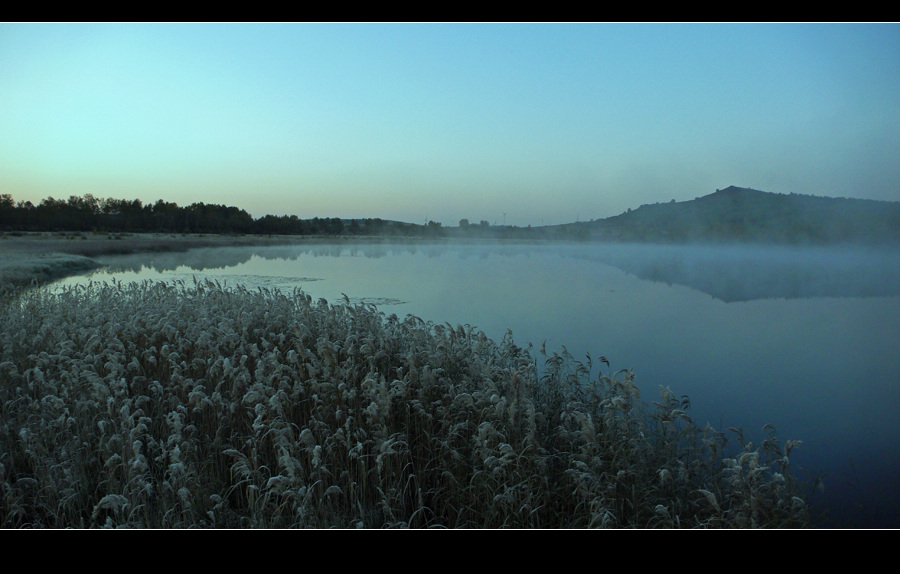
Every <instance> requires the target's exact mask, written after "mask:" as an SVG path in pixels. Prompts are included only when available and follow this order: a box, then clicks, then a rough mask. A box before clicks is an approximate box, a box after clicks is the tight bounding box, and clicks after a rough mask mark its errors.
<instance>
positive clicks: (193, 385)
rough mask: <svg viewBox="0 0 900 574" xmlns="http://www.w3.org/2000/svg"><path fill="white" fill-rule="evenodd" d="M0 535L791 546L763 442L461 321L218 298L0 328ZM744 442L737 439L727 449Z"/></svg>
mask: <svg viewBox="0 0 900 574" xmlns="http://www.w3.org/2000/svg"><path fill="white" fill-rule="evenodd" d="M0 313H2V316H0V325H2V327H0V329H2V331H0V399H2V400H0V405H2V406H0V409H2V410H0V524H2V525H3V526H5V527H13V528H22V527H55V528H60V527H76V528H89V527H139V528H158V527H162V528H186V527H207V528H220V527H231V528H245V527H315V528H322V527H346V528H353V527H365V528H380V527H413V528H421V527H447V528H466V527H469V528H497V527H518V528H582V527H669V528H692V527H803V526H807V525H809V513H808V509H807V504H806V501H805V498H804V495H803V488H804V487H803V485H801V484H800V483H799V482H798V481H797V480H795V479H794V478H793V476H792V473H791V469H790V461H789V458H788V457H789V455H790V452H791V449H792V448H794V447H795V446H796V445H797V444H798V442H796V441H793V442H792V441H787V442H786V443H785V444H783V445H782V444H780V443H779V441H778V439H777V437H776V436H775V434H774V429H773V428H771V427H770V428H767V429H766V431H767V433H768V435H767V436H768V438H767V439H766V440H765V441H763V442H762V443H761V444H760V445H759V447H754V445H753V444H752V443H750V442H746V443H743V444H742V446H741V448H740V449H737V452H732V451H730V450H727V449H726V438H725V434H723V433H720V432H718V431H715V430H713V429H712V428H709V427H707V428H699V427H697V426H696V425H695V424H694V423H693V422H692V421H691V419H690V417H689V416H688V414H687V412H686V410H687V408H688V406H689V404H688V403H687V400H686V399H685V398H684V397H680V398H679V397H676V396H675V395H674V394H673V393H672V392H671V391H670V390H668V389H661V396H660V399H659V400H658V401H655V402H652V403H645V402H643V401H642V400H641V398H640V396H639V392H638V388H637V386H636V385H635V383H634V375H633V374H632V373H631V372H629V371H620V372H617V373H613V372H611V371H610V370H609V365H608V362H606V360H605V359H603V358H601V362H602V363H603V364H604V365H605V366H606V369H607V372H606V373H605V374H604V373H603V370H602V369H600V374H599V375H598V374H596V373H593V374H592V370H593V367H592V364H591V359H590V357H588V358H587V360H586V361H584V362H581V361H576V360H575V359H574V358H573V357H571V356H570V355H569V354H568V352H567V351H566V350H565V349H563V350H562V353H561V354H557V353H552V354H550V355H547V354H546V353H543V351H542V352H541V354H542V355H543V358H544V365H543V367H542V368H541V370H540V373H539V371H538V368H537V363H536V360H535V357H534V356H532V352H531V349H530V348H529V349H524V348H520V347H518V346H516V345H515V344H514V342H513V338H512V335H511V333H508V334H507V336H506V337H504V338H503V339H502V340H501V341H499V342H496V341H494V340H491V339H489V338H488V337H487V336H486V335H485V334H484V333H482V332H480V331H478V330H476V329H474V328H472V327H470V326H468V325H466V326H456V327H453V326H451V325H448V324H444V325H440V324H432V323H428V322H425V321H423V320H421V319H419V318H417V317H414V316H407V317H406V318H405V319H400V318H398V317H397V316H396V315H389V316H386V315H385V314H384V313H382V312H380V311H378V310H377V309H376V308H375V307H374V306H371V305H362V304H359V305H351V304H350V303H349V301H345V302H343V303H341V304H329V303H327V302H326V301H324V300H319V301H313V300H312V298H311V297H310V296H309V295H306V294H305V293H302V292H300V291H295V292H294V293H292V294H283V293H281V292H278V291H268V290H265V289H258V290H256V291H250V290H246V289H243V288H240V287H236V288H235V287H224V286H221V285H219V284H218V283H210V282H199V283H197V282H195V283H194V284H193V285H186V284H183V283H178V284H167V283H162V282H157V283H149V282H145V283H140V284H128V285H126V284H121V283H113V284H105V283H104V284H91V285H89V286H87V287H85V286H80V287H72V288H67V289H64V290H60V291H56V292H53V291H50V290H48V289H34V290H31V291H29V292H27V293H24V294H21V295H20V296H19V297H17V298H15V299H14V300H10V301H7V302H6V303H4V304H3V309H2V311H0ZM735 432H738V437H737V438H738V439H739V441H741V442H742V441H743V436H742V435H740V433H739V431H735Z"/></svg>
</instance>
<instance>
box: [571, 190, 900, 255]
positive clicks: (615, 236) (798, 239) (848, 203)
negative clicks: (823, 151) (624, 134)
mask: <svg viewBox="0 0 900 574" xmlns="http://www.w3.org/2000/svg"><path fill="white" fill-rule="evenodd" d="M560 227H562V228H567V229H566V230H565V231H566V232H567V233H569V234H573V233H574V234H576V235H578V236H580V237H582V238H584V239H592V240H602V241H663V242H676V243H678V242H694V241H704V242H707V241H713V242H753V243H758V242H762V243H794V244H806V243H808V244H823V243H858V242H863V243H880V242H898V241H900V202H897V201H879V200H871V199H849V198H843V197H841V198H835V197H820V196H812V195H800V194H795V193H791V194H782V193H770V192H766V191H760V190H756V189H750V188H744V187H736V186H730V187H727V188H725V189H720V190H716V191H715V193H711V194H709V195H705V196H702V197H698V198H696V199H693V200H690V201H682V202H676V201H675V200H672V201H671V202H669V203H657V204H647V205H642V206H640V207H639V208H637V209H634V210H631V209H629V210H627V211H626V212H625V213H622V214H621V215H616V216H613V217H608V218H606V219H600V220H595V221H591V222H586V223H572V224H567V225H565V226H560Z"/></svg>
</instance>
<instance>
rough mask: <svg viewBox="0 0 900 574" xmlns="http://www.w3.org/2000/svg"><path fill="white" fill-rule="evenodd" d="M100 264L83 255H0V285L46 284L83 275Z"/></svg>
mask: <svg viewBox="0 0 900 574" xmlns="http://www.w3.org/2000/svg"><path fill="white" fill-rule="evenodd" d="M99 266H100V264H99V263H97V262H96V261H94V260H93V259H90V258H88V257H85V256H83V255H72V254H67V253H45V254H38V255H8V254H5V253H0V285H16V286H23V285H29V284H31V283H46V282H47V281H52V280H54V279H59V278H60V277H66V276H68V275H75V274H78V273H84V272H86V271H90V270H91V269H96V268H97V267H99Z"/></svg>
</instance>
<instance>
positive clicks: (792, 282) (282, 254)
mask: <svg viewBox="0 0 900 574" xmlns="http://www.w3.org/2000/svg"><path fill="white" fill-rule="evenodd" d="M108 263H109V264H110V267H109V268H108V269H107V270H106V271H105V272H102V273H97V274H94V276H93V277H92V278H93V279H94V280H103V279H104V278H109V277H116V278H118V279H120V280H123V279H124V280H141V279H146V278H151V279H152V278H159V277H168V278H190V277H192V276H197V275H199V276H207V277H212V278H216V279H218V280H221V281H224V282H226V283H228V282H230V283H232V284H234V283H242V284H248V285H250V286H254V285H256V286H265V287H276V288H280V289H284V290H291V289H293V288H300V289H302V290H303V291H304V292H306V293H308V294H310V295H312V296H314V297H323V298H326V299H328V300H329V301H334V302H339V301H341V300H342V299H343V296H344V295H345V294H346V295H347V297H349V298H350V299H351V301H364V302H370V303H374V304H376V305H377V306H378V308H379V309H380V310H381V311H382V312H384V313H386V314H396V315H397V316H398V317H401V318H402V317H404V316H406V314H413V315H416V316H418V317H421V318H423V319H425V320H429V321H434V322H435V323H445V322H446V323H450V324H451V325H456V324H462V325H465V324H470V325H474V326H476V327H477V328H479V329H481V330H483V331H484V332H485V333H486V334H487V335H488V336H490V337H492V338H495V339H499V338H501V337H503V335H504V334H505V333H506V332H507V330H510V331H511V332H512V334H513V337H514V338H515V341H516V343H517V344H519V345H521V346H527V345H528V344H529V343H530V344H533V345H534V353H535V354H536V355H538V353H537V349H538V348H539V347H540V346H541V345H542V344H545V345H546V349H547V350H548V352H552V351H560V350H561V349H562V347H563V346H565V348H566V349H567V350H568V351H569V352H570V353H571V354H572V355H573V356H574V357H575V358H576V359H582V358H584V356H585V354H590V355H591V356H592V357H593V359H594V361H593V364H594V370H595V372H598V369H599V368H600V362H599V360H598V359H599V357H600V356H605V357H606V358H607V359H608V360H609V362H610V366H611V369H612V370H613V371H615V370H618V369H633V371H634V373H635V375H636V377H637V379H636V382H637V383H638V385H639V387H640V389H641V393H642V397H643V398H644V399H645V400H647V401H652V400H656V399H657V398H658V397H659V388H660V387H661V386H662V387H669V388H670V389H671V390H672V391H673V392H675V394H676V395H682V394H686V395H687V396H688V397H689V398H690V403H691V408H690V410H689V411H688V412H689V414H690V415H691V417H692V418H693V419H694V421H695V422H697V423H698V424H699V425H701V426H702V425H705V424H706V423H707V422H708V423H709V424H711V425H712V426H713V427H715V428H717V429H719V430H723V431H724V430H725V429H727V428H729V427H736V428H740V429H743V431H744V432H745V436H746V437H747V438H748V439H750V440H753V441H754V443H755V444H759V443H760V442H761V441H762V440H763V439H764V438H765V437H766V435H765V434H764V432H763V427H764V426H765V425H767V424H771V425H773V426H774V427H775V429H776V430H777V433H778V437H779V439H780V440H781V441H782V442H784V441H785V440H787V439H791V440H801V441H802V444H801V445H800V446H799V447H797V448H796V449H795V450H794V451H793V452H792V453H791V462H792V465H793V466H794V468H795V470H797V469H799V473H800V476H801V477H808V478H809V480H810V483H811V485H812V484H815V488H814V489H813V490H812V492H811V495H810V501H811V502H812V503H813V510H814V512H815V513H816V514H817V515H819V514H820V513H821V514H823V517H822V519H821V521H820V522H819V525H820V526H823V527H830V528H897V527H900V494H898V491H897V489H896V485H897V484H900V440H898V439H900V432H898V428H897V424H898V421H900V254H898V253H897V252H896V249H893V250H892V249H876V248H866V249H862V248H855V247H853V248H851V247H845V248H835V249H823V248H766V249H764V248H759V247H753V248H743V247H735V246H731V247H703V246H694V247H684V246H664V247H655V246H647V245H605V244H601V245H591V244H581V245H559V244H538V245H532V244H515V243H493V244H475V243H440V242H438V243H430V244H426V243H421V242H411V243H403V244H399V243H365V244H359V245H348V244H346V243H342V244H311V245H297V246H290V247H269V248H263V249H260V248H240V249H230V250H229V249H217V250H194V251H191V252H188V253H183V254H154V255H142V256H133V257H119V258H111V259H109V260H108ZM87 279H88V278H87V277H82V278H73V279H70V280H68V281H69V282H77V281H85V280H87ZM538 357H539V355H538ZM539 358H540V357H539ZM603 369H604V370H606V366H605V365H603ZM814 480H815V482H813V481H814Z"/></svg>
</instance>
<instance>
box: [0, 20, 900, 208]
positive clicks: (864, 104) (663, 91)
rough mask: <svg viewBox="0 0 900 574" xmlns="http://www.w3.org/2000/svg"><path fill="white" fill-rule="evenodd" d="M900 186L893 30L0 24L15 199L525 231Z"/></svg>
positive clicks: (2, 143) (5, 132)
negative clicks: (745, 191)
mask: <svg viewBox="0 0 900 574" xmlns="http://www.w3.org/2000/svg"><path fill="white" fill-rule="evenodd" d="M898 176H900V26H898V25H896V24H702V23H701V24H0V193H10V194H12V196H13V198H14V199H15V200H17V201H18V200H29V201H32V202H33V203H38V202H39V201H40V200H42V199H44V198H46V197H48V196H52V197H55V198H57V199H65V198H68V197H69V196H70V195H79V196H80V195H84V194H86V193H91V194H93V195H94V196H95V197H98V198H106V197H114V198H117V199H119V198H121V199H134V198H138V199H141V200H142V201H143V202H144V203H148V202H149V203H153V202H155V201H156V200H157V199H164V200H166V201H173V202H176V203H178V204H179V205H182V206H186V205H189V204H191V203H194V202H204V203H218V204H226V205H234V206H237V207H240V208H243V209H246V210H247V211H248V212H250V213H251V214H252V215H253V216H254V217H260V216H262V215H265V214H275V215H283V214H296V215H298V216H299V217H301V218H305V217H315V216H318V217H381V218H384V219H399V220H403V221H411V222H416V223H422V222H424V221H426V219H432V220H435V221H439V222H441V223H443V224H444V225H456V224H457V223H458V221H459V220H460V219H461V218H468V219H470V220H471V221H480V220H482V219H485V220H488V221H489V222H491V223H502V222H503V220H504V217H505V221H506V222H507V223H509V224H513V225H529V224H531V225H540V224H553V223H566V222H570V221H575V220H576V219H579V220H581V221H584V220H588V219H595V218H601V217H608V216H611V215H616V214H619V213H621V212H622V211H624V210H625V209H627V208H629V207H632V208H635V207H638V206H639V205H641V204H644V203H655V202H665V201H669V200H671V199H675V200H677V201H682V200H688V199H693V198H694V197H698V196H701V195H706V194H708V193H712V192H713V191H715V189H716V188H723V187H727V186H729V185H737V186H745V187H753V188H756V189H762V190H765V191H772V192H779V193H789V192H796V193H805V194H814V195H830V196H845V197H863V198H872V199H889V200H900V188H898V181H900V178H898ZM504 213H505V216H504Z"/></svg>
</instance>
